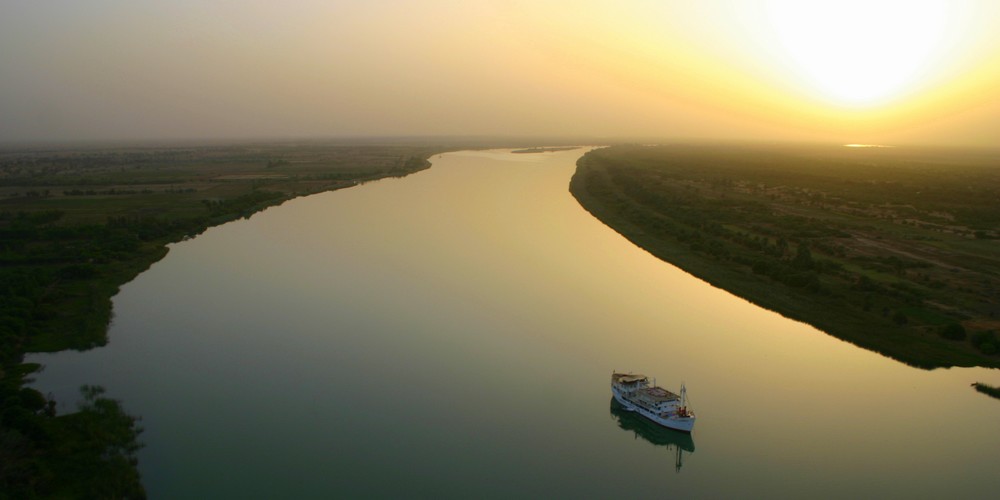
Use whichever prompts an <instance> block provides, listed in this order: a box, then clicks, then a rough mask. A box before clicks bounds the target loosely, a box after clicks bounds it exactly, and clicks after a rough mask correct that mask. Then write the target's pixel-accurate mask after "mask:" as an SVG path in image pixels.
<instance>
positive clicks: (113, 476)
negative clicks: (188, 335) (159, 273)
mask: <svg viewBox="0 0 1000 500" xmlns="http://www.w3.org/2000/svg"><path fill="white" fill-rule="evenodd" d="M446 149H447V148H443V147H424V146H339V145H338V146H325V145H310V146H303V145H281V144H276V145H260V144H254V145H245V146H204V147H171V148H123V149H102V150H90V149H83V150H22V151H13V150H8V151H3V152H0V196H2V198H0V241H2V242H3V246H2V247H0V263H2V266H0V401H3V407H2V412H0V442H2V443H3V445H2V446H0V491H3V492H4V493H9V494H11V495H12V497H18V498H29V497H35V496H48V495H69V496H73V497H94V496H128V497H136V496H137V495H138V494H139V493H141V491H142V486H141V482H140V479H139V476H138V473H137V472H136V470H135V465H136V463H135V451H136V450H137V449H138V444H137V443H138V441H137V437H138V434H139V432H140V428H139V427H138V423H137V418H135V417H133V416H130V415H128V414H127V413H126V412H125V411H124V409H123V408H122V406H121V405H120V404H119V403H118V402H117V401H113V400H110V399H107V398H104V397H102V396H101V395H100V394H101V393H100V390H99V389H96V388H90V389H86V390H85V394H84V395H85V398H84V399H85V405H84V407H83V408H81V411H79V412H77V413H73V414H69V415H62V416H59V415H56V412H55V406H54V404H53V403H52V402H51V401H47V400H46V398H45V397H44V396H43V395H42V394H40V393H38V391H35V390H34V389H31V388H27V387H24V385H25V383H26V381H27V380H28V378H29V377H30V376H31V373H32V372H33V371H34V370H35V369H37V366H32V365H26V364H22V362H21V361H22V359H23V355H24V354H25V353H27V352H55V351H60V350H65V349H77V350H85V349H89V348H93V347H96V346H100V345H104V344H105V343H106V342H107V327H108V324H109V322H110V321H111V317H112V310H111V306H112V304H111V298H112V297H113V296H114V295H115V294H116V293H117V292H118V290H119V287H120V286H121V285H123V284H125V283H127V282H129V281H131V280H132V279H134V278H135V276H137V275H138V274H139V273H141V272H142V271H144V270H146V269H148V268H149V266H151V265H152V264H153V263H155V262H157V261H159V260H160V259H162V258H163V257H164V256H165V255H166V254H167V247H166V246H167V245H168V244H170V243H173V242H176V241H180V240H182V239H185V238H189V237H193V236H195V235H197V234H200V233H201V232H203V231H205V230H206V229H208V228H210V227H213V226H217V225H220V224H224V223H225V222H228V221H231V220H235V219H238V218H242V217H249V216H250V215H252V214H253V213H256V212H258V211H261V210H263V209H265V208H267V207H270V206H275V205H279V204H281V203H283V202H285V201H287V200H289V199H292V198H296V197H299V196H305V195H309V194H314V193H318V192H323V191H330V190H336V189H342V188H345V187H351V186H356V185H358V184H361V183H364V182H368V181H373V180H377V179H381V178H386V177H401V176H405V175H409V174H411V173H414V172H418V171H420V170H423V169H426V168H428V167H429V166H430V163H429V161H428V160H427V159H428V158H429V157H430V156H431V155H433V154H436V153H438V152H441V151H444V150H446ZM81 383H82V382H81ZM88 429H90V430H88ZM95 429H98V430H100V432H97V431H95Z"/></svg>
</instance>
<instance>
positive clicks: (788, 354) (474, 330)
mask: <svg viewBox="0 0 1000 500" xmlns="http://www.w3.org/2000/svg"><path fill="white" fill-rule="evenodd" d="M583 151H584V150H583V149H578V150H573V151H561V152H549V153H538V154H511V153H510V152H508V151H464V152H455V153H447V154H444V155H439V156H436V157H434V158H432V159H431V161H432V163H433V167H432V168H431V169H429V170H427V171H424V172H421V173H418V174H414V175H411V176H408V177H405V178H402V179H386V180H381V181H377V182H372V183H368V184H365V185H362V186H359V187H354V188H350V189H345V190H340V191H335V192H329V193H323V194H319V195H314V196H309V197H305V198H299V199H295V200H292V201H289V202H286V203H285V204H283V205H281V206H279V207H273V208H270V209H267V210H265V211H263V212H260V213H258V214H256V215H254V216H253V217H251V218H249V219H246V220H241V221H236V222H231V223H228V224H225V225H223V226H220V227H216V228H213V229H210V230H209V231H207V232H205V233H204V234H202V235H200V236H198V237H197V238H194V239H191V240H188V241H184V242H180V243H177V244H174V245H171V247H170V253H169V255H168V256H167V257H166V258H165V259H163V260H162V261H160V262H158V263H156V264H154V265H153V266H152V267H151V268H150V269H149V270H148V271H146V272H144V273H142V274H141V275H139V276H138V277H137V278H136V279H135V280H134V281H132V282H131V283H128V284H127V285H125V286H123V287H122V289H121V292H120V293H119V294H118V295H117V296H116V297H115V298H114V320H113V323H112V325H111V329H110V332H109V338H110V343H109V344H108V346H106V347H104V348H101V349H96V350H92V351H88V352H85V353H76V352H63V353H57V354H51V355H47V354H39V355H32V356H30V358H29V359H28V361H34V362H40V363H43V364H44V365H46V369H45V370H44V371H43V372H42V373H40V374H38V375H37V376H36V377H35V378H36V382H35V383H34V386H35V387H37V388H39V389H40V390H42V391H43V392H52V393H53V394H54V395H55V396H56V398H57V399H58V400H59V401H60V408H61V409H62V410H68V409H70V408H72V402H73V401H74V400H75V392H76V388H77V387H78V386H79V385H81V384H84V383H88V384H100V385H104V386H105V387H106V388H107V389H108V394H109V395H110V396H111V397H115V398H118V399H121V400H122V401H123V402H124V404H125V407H126V408H127V409H128V411H130V412H132V413H135V414H138V415H141V416H142V422H141V424H142V427H144V428H145V432H144V433H143V434H142V436H141V440H142V441H143V442H144V443H145V447H144V448H143V449H142V451H141V452H140V454H139V460H140V469H141V473H142V476H143V480H144V483H145V484H146V487H147V490H148V492H149V494H150V497H151V498H328V497H333V496H341V497H342V496H348V497H357V496H363V497H383V496H391V497H427V496H431V497H503V498H510V497H520V496H533V497H539V496H559V497H588V498H589V497H628V496H631V497H635V496H642V497H666V496H671V497H681V498H685V497H720V496H726V497H769V498H780V497H805V496H808V497H839V498H843V497H886V496H891V497H907V498H942V497H947V498H958V497H968V498H974V497H988V496H990V495H993V494H995V493H996V492H997V491H1000V474H998V473H997V469H996V467H997V464H998V463H1000V432H998V426H997V424H998V423H1000V401H997V400H993V399H991V398H988V397H986V396H984V395H982V394H979V393H977V392H975V391H974V390H972V389H971V388H970V387H969V384H970V383H972V382H975V381H977V380H980V381H983V382H987V383H993V384H997V383H1000V373H998V371H996V370H986V369H950V370H934V371H924V370H919V369H914V368H911V367H908V366H906V365H903V364H900V363H898V362H896V361H893V360H890V359H888V358H885V357H883V356H881V355H879V354H875V353H872V352H868V351H865V350H863V349H859V348H857V347H855V346H853V345H851V344H848V343H845V342H842V341H840V340H837V339H835V338H832V337H830V336H828V335H826V334H824V333H822V332H820V331H817V330H815V329H814V328H812V327H810V326H808V325H805V324H802V323H798V322H795V321H792V320H789V319H786V318H783V317H781V316H780V315H778V314H776V313H773V312H771V311H767V310H763V309H761V308H759V307H756V306H754V305H752V304H750V303H748V302H746V301H744V300H742V299H740V298H737V297H734V296H732V295H730V294H729V293H727V292H725V291H722V290H719V289H717V288H713V287H712V286H710V285H708V284H706V283H704V282H702V281H700V280H698V279H696V278H694V277H692V276H690V275H688V274H686V273H684V272H683V271H680V270H678V269H677V268H675V267H673V266H671V265H669V264H667V263H664V262H662V261H660V260H658V259H656V258H654V257H652V256H651V255H650V254H648V253H647V252H645V251H643V250H641V249H639V248H637V247H635V246H634V245H633V244H631V243H630V242H628V241H627V240H625V239H624V238H622V237H621V236H619V235H618V234H617V233H615V232H614V231H612V230H611V229H609V228H607V227H606V226H604V225H603V224H601V223H600V222H599V221H598V220H596V219H595V218H593V217H592V216H591V215H590V214H589V213H587V212H586V211H584V210H583V209H582V208H581V207H580V206H579V204H578V203H577V202H576V200H575V199H574V198H573V197H572V196H571V195H570V194H569V192H568V184H569V179H570V177H571V175H572V173H573V171H574V169H575V162H576V160H577V159H578V158H579V157H580V155H581V154H582V153H583ZM612 370H619V371H636V372H642V373H645V374H647V375H649V376H651V377H656V379H657V383H658V384H659V385H662V386H665V387H667V388H670V389H674V390H676V389H678V388H679V386H680V384H681V383H682V382H683V383H685V384H686V386H687V389H688V394H689V396H690V398H691V406H692V408H693V409H694V410H695V412H696V413H697V415H698V422H697V425H696V427H695V431H694V433H693V434H692V435H691V436H687V435H682V434H678V433H675V432H672V431H661V430H657V429H654V428H650V427H648V426H646V425H645V422H644V421H641V420H636V419H635V418H634V417H633V416H632V415H630V414H620V413H619V412H616V411H615V410H614V408H613V407H611V405H610V402H611V394H610V390H609V382H610V375H611V372H612Z"/></svg>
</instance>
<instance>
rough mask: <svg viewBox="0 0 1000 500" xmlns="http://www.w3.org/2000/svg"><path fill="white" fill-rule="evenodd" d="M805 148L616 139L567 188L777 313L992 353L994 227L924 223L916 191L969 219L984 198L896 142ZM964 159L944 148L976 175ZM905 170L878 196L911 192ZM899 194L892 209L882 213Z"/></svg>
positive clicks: (878, 346) (859, 341)
mask: <svg viewBox="0 0 1000 500" xmlns="http://www.w3.org/2000/svg"><path fill="white" fill-rule="evenodd" d="M883 151H885V150H883ZM855 152H856V151H855ZM823 154H830V153H829V151H826V152H824V153H823ZM903 154H905V152H903ZM810 155H814V153H810V152H806V151H805V150H796V151H792V152H786V151H783V150H782V151H772V150H764V149H748V148H744V149H739V148H734V149H726V148H721V149H720V148H701V147H690V146H685V147H675V148H670V147H663V148H659V149H657V148H643V147H635V146H631V147H629V146H618V147H612V148H605V149H601V150H595V151H593V152H591V153H588V154H587V155H584V156H583V157H582V158H581V159H580V160H579V161H578V162H577V170H576V172H575V174H574V175H573V178H572V179H571V181H570V188H569V190H570V193H571V194H572V195H573V196H574V197H575V198H576V199H577V201H578V202H579V203H580V204H581V205H582V206H583V208H584V209H585V210H587V211H588V212H590V213H591V214H592V215H594V216H595V217H596V218H597V219H598V220H600V221H601V222H603V223H604V224H606V225H607V226H609V227H611V228H612V229H614V230H615V231H617V232H618V233H620V234H621V235H623V236H624V237H626V238H627V239H629V240H630V241H632V242H633V243H635V244H636V245H638V246H639V247H641V248H644V249H646V250H647V251H649V252H650V253H652V254H653V255H655V256H656V257H658V258H660V259H661V260H663V261H666V262H669V263H671V264H673V265H675V266H677V267H679V268H680V269H682V270H684V271H686V272H689V273H691V274H692V275H694V276H696V277H698V278H699V279H702V280H704V281H706V282H708V283H710V284H712V285H713V286H716V287H719V288H722V289H724V290H727V291H729V292H730V293H733V294H735V295H737V296H740V297H743V298H745V299H747V300H749V301H750V302H753V303H754V304H757V305H759V306H761V307H764V308H767V309H771V310H773V311H776V312H778V313H780V314H782V315H784V316H785V317H788V318H792V319H795V320H798V321H803V322H805V323H808V324H811V325H813V326H815V327H816V328H818V329H820V330H823V331H824V332H826V333H828V334H830V335H832V336H834V337H837V338H839V339H842V340H846V341H848V342H851V343H853V344H855V345H858V346H860V347H863V348H865V349H868V350H871V351H875V352H878V353H881V354H883V355H885V356H888V357H891V358H893V359H896V360H898V361H901V362H903V363H906V364H908V365H911V366H916V367H920V368H927V369H929V368H936V367H950V366H982V367H1000V355H998V354H997V345H996V344H997V342H998V341H997V337H996V335H995V334H994V328H995V326H994V325H995V324H996V321H997V320H996V318H995V316H996V314H997V313H996V310H995V308H991V307H990V306H989V303H990V301H989V294H990V290H992V289H991V288H990V287H991V286H992V281H991V280H989V276H990V275H991V274H990V273H991V272H992V271H991V270H992V269H995V268H996V267H997V266H998V265H1000V262H998V260H997V259H996V258H995V254H991V248H993V247H992V246H991V245H992V242H993V241H995V238H997V236H996V234H995V233H994V232H993V231H989V230H985V229H982V228H980V227H975V226H974V227H964V226H962V223H963V222H962V221H961V220H957V219H956V220H953V221H952V220H949V221H948V223H947V224H946V225H945V224H940V223H937V224H934V222H936V221H937V219H939V218H941V217H944V216H943V215H941V214H942V213H943V212H939V211H936V210H939V209H937V208H936V206H935V205H933V204H927V205H926V206H923V205H919V204H920V203H921V201H920V200H922V199H925V198H929V197H930V196H935V197H937V199H939V200H943V201H940V202H939V203H950V204H952V205H951V206H954V207H955V209H954V210H955V211H956V213H966V214H967V215H965V217H966V218H967V219H968V221H969V222H967V223H970V224H973V223H976V224H978V225H979V226H984V225H985V224H986V223H982V222H978V220H985V221H989V220H992V219H988V217H992V213H993V212H994V211H992V210H991V209H990V207H988V206H986V207H981V208H980V209H979V211H978V212H975V213H971V210H972V209H973V208H975V207H976V206H981V204H977V205H970V204H969V200H971V198H970V196H971V195H970V194H968V193H964V194H963V195H962V196H961V197H959V198H955V197H950V198H948V197H947V196H946V195H947V194H948V193H951V192H952V191H951V190H952V187H951V186H949V185H947V182H946V181H947V179H948V178H950V177H948V178H945V177H941V174H940V173H939V172H940V170H937V169H934V168H932V169H928V168H926V167H925V168H924V169H923V170H920V169H917V170H909V171H908V170H904V169H903V167H902V166H901V165H904V164H905V163H904V162H905V161H909V160H908V159H906V158H905V157H902V156H901V157H899V158H897V159H894V160H893V162H891V163H889V164H890V165H892V167H891V168H889V169H884V168H883V169H882V170H878V169H879V168H880V167H876V166H867V163H863V162H862V163H859V162H858V160H856V159H850V158H848V160H844V159H843V158H844V157H842V156H833V157H832V158H833V159H822V158H819V157H817V156H810ZM919 159H920V161H949V162H952V161H955V160H948V159H941V158H936V157H935V158H925V157H923V156H921V157H920V158H919ZM803 161H805V162H806V163H803ZM864 161H865V162H868V161H870V159H866V160H864ZM824 162H826V163H824ZM850 162H853V163H850ZM829 164H836V165H839V166H840V168H841V169H849V168H857V169H861V170H862V171H864V172H868V173H869V174H865V175H869V176H870V180H866V181H858V180H855V181H852V182H849V181H844V180H842V178H841V177H837V176H838V175H846V174H842V173H840V171H838V170H824V168H825V166H828V165H829ZM873 165H874V164H873ZM949 166H950V165H949ZM796 167H797V168H796ZM977 168H979V167H976V166H971V167H962V164H961V163H958V162H956V163H955V168H954V170H956V171H961V172H962V173H963V175H968V176H979V177H975V178H976V179H979V181H977V182H979V183H980V184H983V189H986V188H987V187H988V184H987V180H986V179H988V174H989V170H977ZM872 169H875V170H872ZM845 171H849V172H852V173H853V172H854V170H845ZM873 172H874V173H873ZM984 172H985V173H984ZM890 174H891V176H890V177H886V178H885V179H886V180H880V179H881V178H879V177H877V176H878V175H890ZM907 176H909V177H907ZM871 179H874V180H871ZM905 183H910V184H915V183H919V184H920V186H922V188H921V189H923V190H924V192H922V193H921V194H920V196H919V197H918V196H917V195H913V196H910V197H909V198H907V199H906V202H905V203H904V202H901V201H897V202H896V204H895V205H892V204H888V202H886V201H884V200H885V199H886V198H887V196H886V194H885V193H884V191H885V190H886V189H887V188H888V189H894V190H895V191H893V192H892V196H894V197H897V198H900V197H903V196H906V195H907V193H911V192H914V190H913V189H912V188H909V187H908V186H909V185H910V184H906V188H904V187H899V186H901V185H903V184H905ZM935 185H938V186H940V188H939V189H938V190H937V191H933V192H932V191H930V190H931V189H933V188H932V187H928V186H935ZM844 186H849V187H848V188H845V187H844ZM960 203H964V204H960ZM899 207H905V213H903V215H892V214H890V211H891V210H900V211H903V210H904V209H903V208H899ZM959 210H961V211H963V212H959ZM893 217H895V218H896V219H900V220H899V221H896V220H895V219H893ZM977 218H978V219H977ZM991 255H994V256H993V257H991ZM977 285H978V287H977ZM977 308H978V309H977Z"/></svg>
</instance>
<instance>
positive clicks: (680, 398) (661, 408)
mask: <svg viewBox="0 0 1000 500" xmlns="http://www.w3.org/2000/svg"><path fill="white" fill-rule="evenodd" d="M611 394H612V395H613V396H614V397H615V400H617V401H618V403H619V404H621V405H622V408H624V409H625V410H628V411H632V412H636V413H638V414H639V415H642V416H643V417H646V418H647V419H649V420H650V421H652V422H654V423H656V424H659V425H662V426H663V427H666V428H668V429H674V430H677V431H681V432H691V431H692V430H693V429H694V420H695V417H694V412H693V411H691V409H689V408H688V407H687V389H685V388H684V384H681V391H680V394H675V393H673V392H670V391H668V390H666V389H664V388H662V387H658V386H657V385H656V384H655V383H654V384H653V385H650V384H649V377H647V376H645V375H642V374H634V373H617V372H612V373H611Z"/></svg>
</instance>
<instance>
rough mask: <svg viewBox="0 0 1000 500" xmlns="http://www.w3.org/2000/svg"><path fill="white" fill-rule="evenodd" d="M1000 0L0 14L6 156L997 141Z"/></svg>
mask: <svg viewBox="0 0 1000 500" xmlns="http://www.w3.org/2000/svg"><path fill="white" fill-rule="evenodd" d="M998 25H1000V2H990V1H981V2H976V1H965V2H962V1H950V2H944V1H941V2H921V1H919V0H909V1H905V2H902V1H895V2H879V1H877V0H865V1H857V0H839V1H836V2H806V1H790V0H773V1H756V2H754V1H742V2H738V1H722V0H715V1H712V0H699V1H687V0H684V1H682V0H676V1H675V0H658V1H654V0H616V1H610V0H608V1H605V0H591V1H588V0H576V1H565V2H561V1H544V0H535V1H520V0H455V1H448V0H412V1H402V0H365V1H360V0H358V1H354V0H349V1H348V0H342V1H319V0H315V1H313V0H288V1H284V2H273V1H256V0H240V1H235V0H234V1H210V0H200V1H188V0H169V1H159V0H147V1H136V0H130V1H116V0H93V1H88V0H74V1H56V0H49V1H28V0H25V1H18V0H0V75H2V79H0V142H10V141H39V140H41V141H47V140H57V141H58V140H91V139H97V140H118V139H124V140H132V139H140V140H141V139H177V138H213V139H215V138H244V137H245V138H261V137H299V136H309V137H318V136H320V137H321V136H358V135H507V136H524V135H535V134H540V135H546V136H552V135H560V136H566V135H570V136H576V135H584V136H589V137H595V138H598V137H625V136H642V137H663V138H722V139H724V138H739V139H768V140H773V139H779V140H780V139H810V140H817V139H818V140H832V141H843V142H890V143H891V142H896V143H899V142H933V143H947V142H954V143H962V144H979V145H1000V144H998V138H1000V135H998V134H1000V133H998V132H997V131H998V130H1000V90H998V89H1000V30H997V29H996V26H998Z"/></svg>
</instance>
